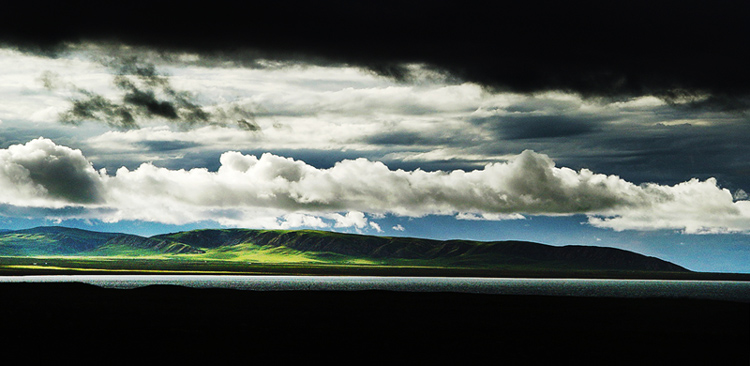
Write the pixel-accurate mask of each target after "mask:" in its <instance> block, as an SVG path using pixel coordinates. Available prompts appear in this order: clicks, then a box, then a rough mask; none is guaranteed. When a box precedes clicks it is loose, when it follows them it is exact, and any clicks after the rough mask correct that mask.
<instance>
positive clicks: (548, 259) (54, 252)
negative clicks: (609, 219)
mask: <svg viewBox="0 0 750 366" xmlns="http://www.w3.org/2000/svg"><path fill="white" fill-rule="evenodd" d="M0 256H3V257H42V256H47V257H49V256H58V257H59V256H64V257H99V258H101V257H120V258H122V257H139V258H146V257H158V258H179V259H181V260H190V259H195V260H202V261H208V260H213V261H234V262H245V263H264V264H273V263H306V264H311V265H312V264H348V265H356V264H361V265H387V266H426V267H438V268H446V267H451V268H481V269H502V268H513V269H520V268H523V269H553V270H616V271H666V272H689V271H688V270H687V269H685V268H683V267H681V266H679V265H676V264H674V263H670V262H667V261H665V260H662V259H659V258H655V257H649V256H645V255H641V254H638V253H634V252H630V251H626V250H622V249H615V248H607V247H594V246H582V245H568V246H552V245H546V244H540V243H533V242H525V241H491V242H485V241H470V240H445V241H442V240H431V239H421V238H406V237H382V236H370V235H359V234H344V233H335V232H327V231H315V230H252V229H204V230H192V231H184V232H177V233H170V234H162V235H155V236H152V237H142V236H138V235H131V234H122V233H106V232H95V231H88V230H81V229H73V228H66V227H60V226H46V227H37V228H32V229H25V230H17V231H0Z"/></svg>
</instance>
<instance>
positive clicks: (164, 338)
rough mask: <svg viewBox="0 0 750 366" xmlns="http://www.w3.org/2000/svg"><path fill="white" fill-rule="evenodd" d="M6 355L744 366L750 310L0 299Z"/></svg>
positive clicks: (299, 299) (698, 303) (691, 305)
mask: <svg viewBox="0 0 750 366" xmlns="http://www.w3.org/2000/svg"><path fill="white" fill-rule="evenodd" d="M0 300H1V301H0V304H1V305H0V324H2V330H3V334H4V338H5V339H6V340H5V341H4V342H3V345H2V347H3V348H4V349H5V351H6V352H5V353H6V355H7V354H9V352H12V353H14V354H15V355H16V356H19V355H20V356H21V358H22V359H28V360H32V359H33V360H39V359H47V360H50V361H55V362H56V363H60V362H64V361H67V360H71V361H77V362H80V361H83V362H85V363H89V362H95V363H98V364H109V363H112V362H114V363H118V364H119V363H120V362H138V364H154V363H157V362H167V363H168V364H184V363H185V362H188V363H189V364H195V363H196V362H199V361H210V362H211V364H217V365H219V364H230V362H231V364H234V362H239V363H242V364H251V363H260V362H263V363H274V364H283V362H284V361H290V360H296V361H304V362H305V363H308V364H310V363H314V362H324V363H335V364H382V363H388V364H405V363H407V362H408V363H415V364H427V363H430V362H436V363H438V364H465V365H472V364H480V363H481V364H487V363H489V364H511V365H516V364H538V361H547V362H548V363H546V364H564V363H562V362H570V361H573V362H576V363H577V364H587V365H617V364H628V365H631V364H632V365H650V364H659V365H675V364H697V365H705V364H714V365H748V363H749V362H750V347H748V346H749V345H750V303H735V302H721V301H703V300H681V299H611V298H574V297H535V296H500V295H482V294H457V293H408V292H386V291H352V292H345V291H342V292H326V291H293V292H274V291H270V292H257V291H241V290H229V289H192V288H185V287H179V286H150V287H144V288H137V289H130V290H122V289H105V288H99V287H95V286H91V285H84V284H76V283H69V284H63V283H57V284H29V283H26V284H3V285H1V286H0Z"/></svg>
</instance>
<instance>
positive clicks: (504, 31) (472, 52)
mask: <svg viewBox="0 0 750 366" xmlns="http://www.w3.org/2000/svg"><path fill="white" fill-rule="evenodd" d="M483 4H486V3H473V2H466V3H462V4H461V6H460V7H458V6H457V5H455V4H450V3H442V2H416V1H412V2H408V1H407V2H389V1H384V2H377V3H369V2H357V3H356V4H354V3H350V2H322V3H315V4H314V5H313V4H311V3H302V2H285V3H281V4H253V5H244V6H243V7H238V6H237V5H235V4H234V3H233V2H226V1H216V2H212V3H211V4H204V5H201V6H196V7H193V5H187V6H186V5H180V6H178V5H174V4H168V3H163V2H145V1H134V2H129V3H128V5H121V6H120V7H114V6H113V5H108V4H106V3H104V2H86V1H81V2H78V3H75V5H70V4H57V3H41V4H40V3H34V4H15V5H9V6H8V7H9V8H8V9H6V10H7V13H8V14H19V15H20V14H25V15H26V16H17V17H11V18H10V19H7V20H5V21H4V22H3V23H2V24H1V25H0V228H2V229H21V228H28V227H34V226H39V225H65V226H71V227H79V228H83V229H88V230H98V231H114V232H127V233H133V234H140V235H154V234H160V233H166V232H174V231H179V230H189V229H196V228H215V227H243V228H272V229H302V228H312V229H321V230H333V231H339V232H350V233H362V234H371V235H387V236H414V237H427V238H436V239H452V238H463V239H475V240H510V239H512V240H529V241H535V242H542V243H546V244H551V245H571V244H579V245H597V246H607V247H616V248H622V249H626V250H631V251H635V252H638V253H642V254H646V255H650V256H656V257H659V258H662V259H665V260H669V261H672V262H674V263H676V264H679V265H682V266H684V267H686V268H688V269H691V270H697V271H712V272H744V273H750V240H749V239H750V236H749V234H750V201H748V193H747V192H750V163H749V162H748V159H747V157H748V156H750V154H748V153H749V152H750V151H749V150H750V145H749V144H747V143H746V138H747V136H748V135H749V132H750V115H749V114H748V109H750V73H749V72H748V68H747V67H746V65H745V64H744V63H743V60H744V58H742V57H741V55H742V52H741V51H742V46H743V45H744V43H743V42H741V40H742V36H741V35H743V34H747V31H748V29H747V27H748V26H747V22H745V21H744V19H743V16H742V15H743V14H746V11H747V10H748V9H747V8H748V5H747V4H744V3H742V2H725V3H721V4H705V3H694V2H689V1H688V2H664V1H661V2H658V1H657V2H653V1H652V2H639V1H630V2H611V3H610V2H606V5H605V4H595V3H588V2H543V1H528V2H524V3H523V4H512V5H509V4H500V5H497V7H493V8H491V9H488V8H483V6H486V5H483ZM32 5H33V6H32Z"/></svg>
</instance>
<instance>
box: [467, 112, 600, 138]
mask: <svg viewBox="0 0 750 366" xmlns="http://www.w3.org/2000/svg"><path fill="white" fill-rule="evenodd" d="M602 120H603V119H602V118H599V117H581V118H576V117H571V116H535V115H509V116H495V117H487V118H475V119H472V122H473V123H475V124H479V125H482V126H486V127H487V128H489V129H490V130H493V131H495V132H496V133H497V134H498V137H500V138H502V139H505V140H519V139H540V138H558V137H571V136H577V135H583V134H587V133H590V132H593V131H596V130H598V129H599V128H600V127H599V123H600V122H602Z"/></svg>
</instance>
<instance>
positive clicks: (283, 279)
mask: <svg viewBox="0 0 750 366" xmlns="http://www.w3.org/2000/svg"><path fill="white" fill-rule="evenodd" d="M14 282H26V283H34V282H44V283H55V282H81V283H88V284H92V285H97V286H102V287H108V288H135V287H142V286H148V285H180V286H188V287H196V288H231V289H238V290H256V291H281V290H294V291H304V290H332V291H355V290H389V291H414V292H469V293H485V294H506V295H555V296H597V297H641V298H643V297H675V298H679V297H682V298H696V299H715V300H731V301H742V302H750V282H744V281H683V280H615V279H559V278H554V279H544V278H465V277H365V276H361V277H358V276H221V275H144V276H138V275H134V276H117V275H96V276H80V275H76V276H8V277H2V276H0V283H14Z"/></svg>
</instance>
